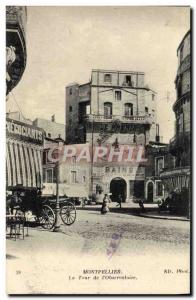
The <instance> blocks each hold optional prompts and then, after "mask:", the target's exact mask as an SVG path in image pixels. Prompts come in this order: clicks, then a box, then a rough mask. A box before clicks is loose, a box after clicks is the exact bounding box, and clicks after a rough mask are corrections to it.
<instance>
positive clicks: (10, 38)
mask: <svg viewBox="0 0 196 300" xmlns="http://www.w3.org/2000/svg"><path fill="white" fill-rule="evenodd" d="M26 21H27V10H26V7H24V6H6V86H7V91H6V94H7V95H8V94H9V92H10V91H11V90H12V89H13V88H14V87H15V86H16V85H17V84H18V82H19V81H20V80H21V77H22V75H23V72H24V70H25V67H26V60H27V53H26Z"/></svg>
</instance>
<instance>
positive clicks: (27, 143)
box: [6, 118, 43, 193]
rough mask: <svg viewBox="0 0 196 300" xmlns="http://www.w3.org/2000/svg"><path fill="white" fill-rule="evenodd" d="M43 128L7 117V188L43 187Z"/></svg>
mask: <svg viewBox="0 0 196 300" xmlns="http://www.w3.org/2000/svg"><path fill="white" fill-rule="evenodd" d="M42 152H43V130H42V129H40V128H37V127H35V126H32V125H30V124H26V123H23V122H20V121H16V120H12V119H8V118H7V119H6V190H7V191H12V193H13V191H17V190H22V191H24V192H25V191H33V190H34V191H36V190H38V189H41V188H42Z"/></svg>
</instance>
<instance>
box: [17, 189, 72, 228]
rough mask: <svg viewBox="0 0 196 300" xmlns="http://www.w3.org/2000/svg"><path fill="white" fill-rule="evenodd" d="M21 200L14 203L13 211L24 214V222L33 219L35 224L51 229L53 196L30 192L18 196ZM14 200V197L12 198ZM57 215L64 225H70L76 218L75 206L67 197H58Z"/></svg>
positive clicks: (54, 205)
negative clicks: (46, 196)
mask: <svg viewBox="0 0 196 300" xmlns="http://www.w3.org/2000/svg"><path fill="white" fill-rule="evenodd" d="M20 198H21V199H22V202H21V203H20V205H18V203H17V204H15V205H14V206H15V209H14V213H15V215H19V214H21V213H23V214H24V217H25V220H26V222H28V223H29V222H30V220H31V221H32V219H33V221H35V222H34V223H35V224H37V225H41V226H42V227H43V228H45V229H52V228H53V227H54V224H55V210H56V199H55V198H54V197H49V198H42V197H36V196H35V195H33V194H32V192H31V197H30V193H29V194H28V193H26V196H25V197H20ZM13 201H14V199H13ZM59 206H60V210H59V215H60V217H61V220H62V222H63V223H64V224H65V225H68V226H70V225H72V224H73V223H74V222H75V220H76V208H75V205H74V204H73V203H72V202H71V201H70V199H69V198H65V197H64V198H61V199H59Z"/></svg>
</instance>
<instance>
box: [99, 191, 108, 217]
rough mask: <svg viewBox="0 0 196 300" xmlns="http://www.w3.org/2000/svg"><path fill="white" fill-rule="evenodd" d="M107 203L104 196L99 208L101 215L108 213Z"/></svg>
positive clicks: (106, 197) (106, 198) (106, 196)
mask: <svg viewBox="0 0 196 300" xmlns="http://www.w3.org/2000/svg"><path fill="white" fill-rule="evenodd" d="M108 202H109V199H108V195H107V194H105V195H104V198H103V203H102V207H101V214H106V213H107V212H109V207H108Z"/></svg>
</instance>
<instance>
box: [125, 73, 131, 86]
mask: <svg viewBox="0 0 196 300" xmlns="http://www.w3.org/2000/svg"><path fill="white" fill-rule="evenodd" d="M125 83H126V85H127V86H132V81H131V76H130V75H126V76H125Z"/></svg>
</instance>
